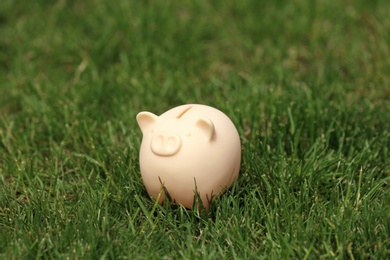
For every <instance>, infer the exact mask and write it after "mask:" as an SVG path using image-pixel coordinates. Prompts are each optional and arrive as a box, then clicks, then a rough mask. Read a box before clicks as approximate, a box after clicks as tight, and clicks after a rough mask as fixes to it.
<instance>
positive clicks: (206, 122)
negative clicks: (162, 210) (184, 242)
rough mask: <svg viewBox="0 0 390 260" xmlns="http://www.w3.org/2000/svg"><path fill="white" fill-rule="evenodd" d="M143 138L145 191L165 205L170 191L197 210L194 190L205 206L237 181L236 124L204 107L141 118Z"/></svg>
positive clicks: (186, 107)
mask: <svg viewBox="0 0 390 260" xmlns="http://www.w3.org/2000/svg"><path fill="white" fill-rule="evenodd" d="M137 122H138V125H139V126H140V128H141V130H142V133H143V138H142V143H141V148H140V168H141V175H142V179H143V181H144V184H145V187H146V190H147V191H148V193H149V195H151V197H153V198H154V199H158V198H159V200H160V201H159V202H162V201H163V199H164V197H165V193H164V191H163V188H165V189H166V190H167V191H168V193H169V196H170V197H171V199H172V200H173V201H175V202H176V203H179V204H182V205H183V206H185V207H187V208H192V206H193V202H194V195H195V191H196V192H197V193H198V194H199V196H200V198H201V200H202V202H203V205H204V206H205V207H206V208H208V206H209V202H210V201H212V199H213V197H214V196H215V195H219V194H220V193H222V192H223V191H224V190H225V189H226V188H230V187H231V186H232V184H233V182H234V181H235V180H236V179H237V178H238V173H239V169H240V162H241V144H240V138H239V135H238V132H237V130H236V128H235V126H234V124H233V123H232V121H231V120H230V119H229V118H228V117H227V116H226V115H225V114H224V113H222V112H221V111H219V110H217V109H215V108H212V107H209V106H205V105H196V104H190V105H183V106H179V107H175V108H173V109H171V110H168V111H167V112H165V113H164V114H162V115H161V116H156V115H154V114H152V113H149V112H141V113H139V114H138V115H137Z"/></svg>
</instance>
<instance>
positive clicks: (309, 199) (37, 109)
mask: <svg viewBox="0 0 390 260" xmlns="http://www.w3.org/2000/svg"><path fill="white" fill-rule="evenodd" d="M389 14H390V2H389V1H386V0H377V1H364V0H356V1H348V0H341V1H336V0H317V1H315V0H312V1H304V0H293V1H282V0H278V1H257V0H242V1H234V0H224V1H222V0H216V1H203V0H199V1H189V0H187V1H161V0H160V1H159V0H150V1H125V0H119V1H109V0H88V1H72V0H69V1H66V0H59V1H44V0H39V1H38V0H36V1H16V0H2V1H1V3H0V35H1V36H0V258H4V259H10V258H13V259H21V258H25V259H26V258H27V259H34V258H35V259H37V258H71V259H75V258H89V259H96V258H100V257H101V258H111V259H120V258H129V259H134V258H138V259H142V258H144V259H153V258H155V259H157V258H164V259H192V258H200V259H258V258H267V259H281V258H284V259H288V258H290V259H291V258H293V259H303V258H311V259H318V258H340V259H344V258H346V259H353V258H355V259H364V258H370V259H384V258H387V257H388V256H389V254H390V190H389V183H390V170H389V169H390V161H389V156H390V155H389V148H390V141H389V140H390V101H389V100H390V74H389V68H390V59H389V57H390V45H389V42H390V34H389V31H390V15H389ZM185 103H202V104H208V105H211V106H214V107H217V108H219V109H221V110H222V111H224V112H225V113H226V114H227V115H228V116H229V117H231V119H232V120H233V122H234V123H235V125H236V126H237V129H238V131H239V133H240V137H241V140H242V149H243V158H242V167H241V175H240V178H239V180H238V182H237V183H236V184H235V185H234V187H233V188H232V189H231V190H229V191H228V192H227V193H225V194H224V195H223V196H221V197H219V198H218V199H217V200H216V201H215V203H214V204H213V206H212V208H211V210H210V211H209V212H207V213H206V212H198V211H191V210H186V209H184V208H182V207H180V206H171V205H156V204H155V203H154V202H153V201H152V200H150V199H149V197H148V195H147V193H146V191H145V189H144V186H143V184H142V179H141V177H140V173H139V165H138V151H139V145H140V141H141V138H142V136H141V131H140V130H139V129H138V126H137V124H136V121H135V116H136V114H137V113H138V112H139V111H144V110H147V111H152V112H154V113H156V114H161V113H163V112H164V111H166V110H168V109H170V108H172V107H174V106H177V105H181V104H185Z"/></svg>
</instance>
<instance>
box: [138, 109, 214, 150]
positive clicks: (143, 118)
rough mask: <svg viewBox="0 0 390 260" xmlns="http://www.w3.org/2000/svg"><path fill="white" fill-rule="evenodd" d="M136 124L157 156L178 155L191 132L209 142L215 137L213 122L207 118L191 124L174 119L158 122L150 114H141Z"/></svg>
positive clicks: (156, 117) (156, 118)
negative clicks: (197, 133) (198, 134)
mask: <svg viewBox="0 0 390 260" xmlns="http://www.w3.org/2000/svg"><path fill="white" fill-rule="evenodd" d="M137 122H138V124H139V126H140V128H141V130H142V133H143V135H144V138H145V139H148V138H149V139H150V150H151V151H152V152H153V153H154V154H155V155H157V156H174V155H175V154H177V153H179V152H180V150H181V148H182V145H183V139H184V138H185V139H188V138H190V137H191V135H192V134H193V132H200V135H202V139H203V140H204V141H206V142H209V141H211V140H212V139H213V137H214V135H215V128H214V124H213V122H212V121H211V120H210V119H208V118H198V119H196V120H194V121H193V122H190V123H189V122H188V120H185V119H180V118H174V119H168V120H160V118H159V117H158V116H156V115H154V114H153V113H150V112H141V113H139V114H138V116H137Z"/></svg>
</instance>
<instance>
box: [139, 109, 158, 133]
mask: <svg viewBox="0 0 390 260" xmlns="http://www.w3.org/2000/svg"><path fill="white" fill-rule="evenodd" d="M157 120H158V116H156V115H155V114H153V113H150V112H140V113H138V115H137V123H138V125H139V128H141V131H142V132H143V131H144V130H145V129H146V128H147V127H148V126H150V125H152V124H154V123H155V122H157Z"/></svg>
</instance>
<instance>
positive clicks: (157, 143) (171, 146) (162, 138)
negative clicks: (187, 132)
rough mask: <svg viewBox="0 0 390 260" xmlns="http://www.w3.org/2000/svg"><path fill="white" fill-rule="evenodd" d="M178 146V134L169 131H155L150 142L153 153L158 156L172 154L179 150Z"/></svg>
mask: <svg viewBox="0 0 390 260" xmlns="http://www.w3.org/2000/svg"><path fill="white" fill-rule="evenodd" d="M180 147H181V138H180V136H179V135H177V134H175V133H173V132H170V131H164V132H158V133H156V134H155V135H154V136H153V137H152V141H151V143H150V148H151V149H152V151H153V153H155V154H157V155H160V156H170V155H174V154H176V153H177V152H178V151H179V150H180Z"/></svg>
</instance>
